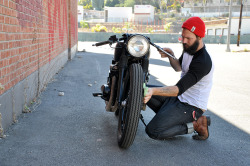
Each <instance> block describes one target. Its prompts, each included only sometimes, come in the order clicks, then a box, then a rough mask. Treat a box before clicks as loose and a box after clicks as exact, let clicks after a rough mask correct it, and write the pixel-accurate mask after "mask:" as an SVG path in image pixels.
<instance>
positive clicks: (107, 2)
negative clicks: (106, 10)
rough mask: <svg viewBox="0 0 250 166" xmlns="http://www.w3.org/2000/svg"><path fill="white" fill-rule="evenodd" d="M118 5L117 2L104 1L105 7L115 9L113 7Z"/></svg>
mask: <svg viewBox="0 0 250 166" xmlns="http://www.w3.org/2000/svg"><path fill="white" fill-rule="evenodd" d="M117 4H120V1H119V0H106V2H105V6H108V7H115V5H117Z"/></svg>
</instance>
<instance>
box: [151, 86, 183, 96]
mask: <svg viewBox="0 0 250 166" xmlns="http://www.w3.org/2000/svg"><path fill="white" fill-rule="evenodd" d="M152 91H153V93H152V95H158V96H173V97H175V96H178V93H179V88H178V87H177V86H165V87H160V88H152Z"/></svg>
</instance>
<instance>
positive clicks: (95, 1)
mask: <svg viewBox="0 0 250 166" xmlns="http://www.w3.org/2000/svg"><path fill="white" fill-rule="evenodd" d="M92 6H93V8H94V9H95V10H101V9H102V8H103V6H104V0H92Z"/></svg>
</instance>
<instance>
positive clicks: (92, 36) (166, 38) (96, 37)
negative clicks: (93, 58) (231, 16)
mask: <svg viewBox="0 0 250 166" xmlns="http://www.w3.org/2000/svg"><path fill="white" fill-rule="evenodd" d="M111 35H117V36H118V37H119V36H121V35H122V33H110V32H78V41H95V42H100V41H104V40H105V39H108V38H109V37H110V36H111ZM144 35H146V36H148V37H150V39H151V41H153V42H154V43H178V42H179V41H178V38H179V37H180V35H179V34H167V33H162V34H159V33H157V34H152V33H144ZM230 39H231V44H237V39H238V37H237V36H235V35H231V38H230ZM249 39H250V34H249V35H242V36H241V38H240V44H250V40H249ZM203 41H204V43H211V44H226V43H227V36H215V35H207V36H206V37H205V38H204V39H203Z"/></svg>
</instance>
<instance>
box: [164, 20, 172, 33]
mask: <svg viewBox="0 0 250 166" xmlns="http://www.w3.org/2000/svg"><path fill="white" fill-rule="evenodd" d="M171 24H172V22H170V23H167V24H165V25H164V29H165V31H166V32H168V31H169V29H170V26H171Z"/></svg>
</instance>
